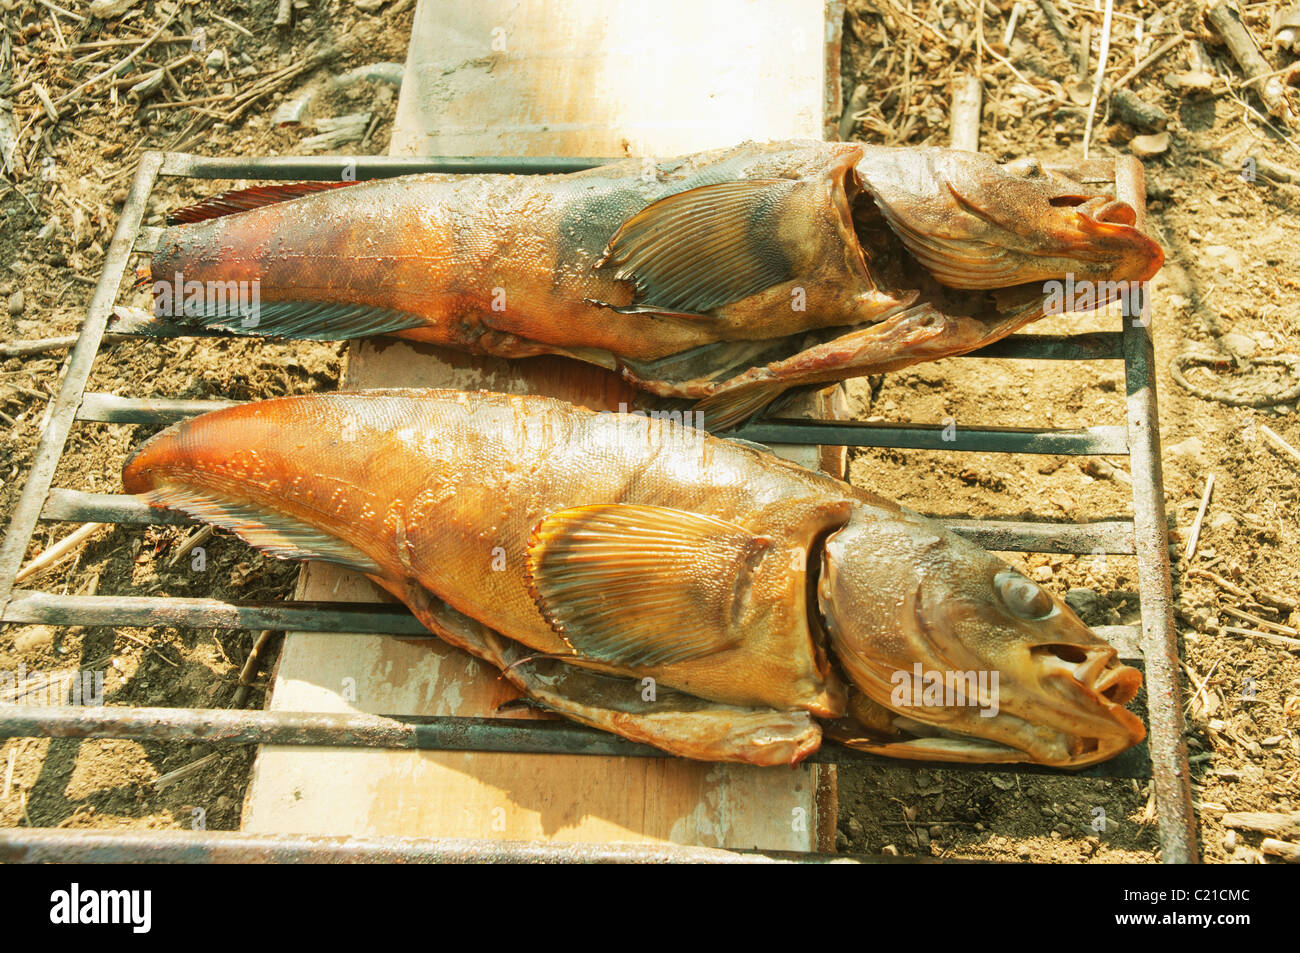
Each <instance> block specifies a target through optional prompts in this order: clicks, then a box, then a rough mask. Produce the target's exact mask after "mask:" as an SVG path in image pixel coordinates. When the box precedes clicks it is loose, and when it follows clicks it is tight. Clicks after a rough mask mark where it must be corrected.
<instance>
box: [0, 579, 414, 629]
mask: <svg viewBox="0 0 1300 953" xmlns="http://www.w3.org/2000/svg"><path fill="white" fill-rule="evenodd" d="M0 621H3V622H24V623H27V624H32V625H136V626H151V625H179V626H190V627H193V628H214V629H255V630H262V629H276V630H281V629H287V630H292V631H295V632H299V631H301V632H353V633H355V632H360V633H375V634H380V635H398V636H406V637H408V638H426V639H431V638H434V636H432V635H431V634H430V633H429V630H428V629H426V628H425V627H424V626H423V625H421V624H420V623H419V622H418V621H416V618H415V616H413V615H411V613H410V612H409V611H408V610H407V608H406V607H405V606H402V605H394V606H390V605H385V604H383V603H370V602H358V603H347V602H293V601H286V602H275V603H268V604H244V605H241V604H238V603H233V602H223V601H222V600H220V599H191V598H182V597H179V596H61V595H55V594H54V593H48V592H37V591H35V590H32V589H15V590H14V592H13V598H12V599H10V601H9V605H8V606H7V607H6V608H5V612H4V615H3V617H0Z"/></svg>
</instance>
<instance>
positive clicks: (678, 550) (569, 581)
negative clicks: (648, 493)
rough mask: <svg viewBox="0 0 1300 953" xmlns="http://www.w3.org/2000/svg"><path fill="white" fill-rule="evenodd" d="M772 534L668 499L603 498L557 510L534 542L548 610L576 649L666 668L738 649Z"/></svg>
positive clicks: (542, 603) (536, 592) (537, 586)
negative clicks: (659, 502) (742, 619)
mask: <svg viewBox="0 0 1300 953" xmlns="http://www.w3.org/2000/svg"><path fill="white" fill-rule="evenodd" d="M770 545H771V541H770V540H769V539H767V538H765V537H761V536H756V535H754V534H753V533H751V532H750V531H749V530H747V529H745V528H744V527H742V526H737V525H736V524H734V523H728V522H725V521H723V520H719V519H714V518H713V517H711V516H701V515H699V514H697V513H688V512H685V511H683V510H676V509H670V508H668V507H662V506H642V505H633V504H618V503H615V504H601V505H595V506H578V507H573V508H571V509H566V510H560V511H558V512H556V513H552V514H551V515H550V516H548V517H546V519H544V520H542V522H541V523H540V524H538V526H537V528H536V529H535V530H534V531H533V536H532V539H531V540H530V541H529V545H528V581H529V585H530V588H531V589H532V591H533V596H534V598H535V599H536V601H537V606H538V608H539V609H540V610H541V612H542V615H543V616H545V617H546V619H547V621H548V622H549V623H550V624H551V625H552V626H553V627H554V628H555V630H556V631H557V632H559V634H560V635H561V637H563V638H564V640H565V641H566V642H567V643H568V644H569V645H570V646H572V648H573V649H574V651H575V652H577V653H578V654H579V655H581V656H584V657H586V658H590V659H595V660H599V661H603V662H608V663H611V664H615V665H626V666H644V667H650V666H659V665H670V664H673V663H676V662H685V661H690V660H692V659H698V658H703V657H705V656H708V655H713V654H715V653H717V652H721V651H725V650H727V649H731V648H735V647H736V646H737V645H738V644H739V643H740V641H741V638H742V636H743V632H742V631H741V630H740V629H739V628H738V627H737V626H736V625H735V622H736V620H737V618H738V616H739V614H740V612H741V611H742V609H743V607H744V605H745V603H746V602H747V599H748V596H749V592H750V589H751V587H752V585H753V578H754V575H755V573H756V571H757V568H758V565H759V563H760V562H761V561H762V558H763V554H764V552H765V551H766V550H767V549H768V548H769V547H770Z"/></svg>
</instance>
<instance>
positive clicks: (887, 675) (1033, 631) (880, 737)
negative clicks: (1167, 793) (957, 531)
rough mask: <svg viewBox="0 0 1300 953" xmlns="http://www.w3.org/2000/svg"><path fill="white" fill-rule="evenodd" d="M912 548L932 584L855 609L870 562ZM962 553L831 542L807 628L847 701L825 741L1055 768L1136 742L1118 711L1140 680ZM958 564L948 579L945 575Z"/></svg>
mask: <svg viewBox="0 0 1300 953" xmlns="http://www.w3.org/2000/svg"><path fill="white" fill-rule="evenodd" d="M908 539H911V540H913V541H914V542H915V544H916V548H915V551H914V553H912V554H911V555H912V558H914V559H915V560H916V561H917V562H918V563H920V564H926V565H928V566H929V570H928V572H927V573H925V574H916V575H908V576H906V581H903V582H895V581H892V580H885V581H884V585H883V595H880V594H871V595H867V596H866V597H865V599H863V600H859V601H857V602H853V595H854V593H855V592H861V591H865V590H864V589H863V586H862V580H863V579H866V578H876V575H875V573H874V571H873V569H872V568H871V566H870V561H871V560H872V559H873V556H872V554H873V553H875V552H895V551H897V550H898V549H900V548H904V549H905V550H906V547H907V540H908ZM963 549H965V547H962V546H961V545H960V544H959V543H954V542H953V541H951V540H946V539H945V538H944V537H943V536H942V535H935V534H933V531H932V530H929V529H928V528H925V527H923V526H921V525H919V524H916V525H914V526H912V527H911V529H910V530H906V529H905V530H904V531H903V532H900V533H897V534H894V535H892V536H890V537H887V538H884V539H878V538H875V537H874V536H872V535H870V534H868V533H867V532H864V531H862V530H858V531H857V532H855V531H854V528H853V526H852V525H851V524H850V525H848V526H846V528H845V529H844V530H842V531H841V532H840V534H839V535H838V537H836V536H831V537H828V539H827V542H826V544H825V545H824V547H823V549H822V559H821V564H820V569H819V572H818V582H817V586H818V596H817V601H816V605H817V608H816V610H815V615H816V618H815V620H814V621H815V623H816V625H817V626H818V627H819V628H820V629H821V630H822V632H823V633H824V634H825V638H826V642H827V645H828V646H829V649H830V655H831V657H832V658H834V659H835V661H836V662H837V664H838V665H839V666H840V668H841V669H842V671H843V673H844V675H845V676H846V678H845V681H846V682H847V683H849V684H850V685H852V686H853V689H854V691H853V692H852V693H851V695H850V698H849V701H848V706H847V710H846V717H844V718H840V719H836V720H835V721H832V722H829V723H827V725H826V726H825V731H826V736H827V737H828V738H831V739H833V740H836V741H839V742H840V743H841V744H844V745H846V746H848V747H851V748H855V749H857V750H862V751H868V752H871V753H874V754H879V755H884V756H887V757H892V758H904V759H912V760H929V761H942V762H960V763H968V764H975V763H1015V762H1023V763H1032V764H1040V765H1045V766H1049V767H1057V768H1081V767H1086V766H1088V765H1091V764H1096V763H1098V762H1100V761H1105V760H1107V759H1108V758H1111V757H1114V756H1115V755H1117V754H1119V753H1120V752H1122V751H1124V750H1126V749H1127V748H1130V747H1132V746H1133V745H1135V744H1137V743H1139V742H1140V741H1142V740H1143V739H1144V738H1145V737H1146V728H1145V726H1144V725H1143V723H1142V721H1141V719H1140V718H1138V717H1137V716H1136V715H1135V714H1133V713H1132V712H1131V711H1129V710H1128V709H1127V708H1126V707H1125V705H1126V704H1127V703H1128V702H1130V701H1132V700H1133V698H1134V697H1136V695H1137V694H1138V692H1139V691H1140V690H1141V687H1142V675H1141V673H1140V672H1139V671H1138V670H1137V669H1135V668H1132V667H1131V666H1128V665H1125V664H1122V663H1121V662H1120V661H1119V654H1118V652H1117V651H1116V649H1115V648H1114V647H1113V646H1111V645H1110V644H1108V643H1107V642H1105V641H1104V640H1102V639H1101V638H1099V637H1098V636H1097V635H1096V634H1094V633H1093V632H1092V630H1091V629H1089V628H1088V627H1087V626H1086V625H1084V624H1083V623H1082V622H1081V621H1080V620H1079V619H1078V617H1077V616H1075V615H1074V614H1073V613H1072V612H1071V611H1070V610H1069V608H1068V607H1067V606H1065V605H1064V603H1062V602H1061V601H1060V600H1059V599H1058V598H1057V597H1055V596H1053V595H1051V594H1050V593H1048V592H1047V591H1046V590H1043V589H1042V588H1041V587H1039V586H1038V585H1037V584H1035V583H1033V582H1032V581H1030V580H1029V579H1027V578H1025V577H1023V576H1021V575H1020V574H1019V573H1017V572H1015V571H1014V570H1011V569H1010V568H1008V567H1006V566H1005V564H1002V563H1000V562H995V561H994V560H993V559H992V557H989V556H987V554H982V553H981V554H978V555H976V550H975V549H974V547H971V548H970V550H969V555H970V556H971V558H969V559H967V558H965V557H964V556H963V554H962V552H961V550H963ZM954 550H956V551H957V558H956V559H955V561H954V562H953V563H952V564H951V568H953V569H955V570H956V574H955V575H954V574H950V573H949V572H948V571H946V569H945V567H944V565H943V562H942V561H943V559H944V557H945V555H946V554H949V553H950V551H954ZM999 566H1001V567H1002V568H1001V569H999V568H998V567H999ZM983 580H989V582H988V584H987V585H986V584H985V583H984V582H983ZM846 602H848V603H849V604H847V605H846V604H845V603H846ZM810 614H812V611H811V610H810Z"/></svg>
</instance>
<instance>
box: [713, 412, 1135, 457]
mask: <svg viewBox="0 0 1300 953" xmlns="http://www.w3.org/2000/svg"><path fill="white" fill-rule="evenodd" d="M727 436H729V437H739V438H741V439H743V440H750V441H752V442H754V443H762V444H774V443H802V444H811V445H824V446H832V447H894V448H897V449H903V450H960V451H969V452H973V453H1048V454H1050V453H1060V454H1070V455H1096V456H1121V455H1124V454H1127V453H1128V434H1127V433H1126V432H1125V429H1124V428H1123V427H1120V426H1101V427H1079V428H1076V429H1073V430H1036V429H1033V428H1030V427H946V426H943V425H940V424H906V425H900V424H874V423H866V422H864V421H859V420H843V421H840V420H798V419H785V418H770V419H768V418H765V419H763V420H759V421H756V422H754V423H751V424H746V425H745V426H744V427H742V428H740V429H739V430H737V431H735V432H734V433H728V434H727Z"/></svg>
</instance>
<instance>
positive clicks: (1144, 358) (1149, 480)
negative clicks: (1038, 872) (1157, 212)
mask: <svg viewBox="0 0 1300 953" xmlns="http://www.w3.org/2000/svg"><path fill="white" fill-rule="evenodd" d="M1144 176H1145V172H1144V170H1143V168H1142V163H1141V162H1139V161H1138V160H1137V159H1136V158H1134V157H1133V156H1124V157H1123V158H1120V159H1117V160H1116V161H1115V191H1116V194H1117V196H1118V197H1119V198H1120V199H1121V200H1123V201H1125V202H1127V203H1128V204H1129V205H1130V206H1132V207H1133V208H1134V209H1135V210H1136V211H1137V215H1138V219H1137V226H1138V227H1139V228H1141V227H1142V225H1143V218H1144V217H1145V215H1146V201H1145V197H1146V185H1145V180H1144ZM1144 303H1148V302H1144ZM1132 310H1134V311H1136V312H1137V313H1138V314H1139V315H1145V318H1128V317H1126V318H1124V319H1123V323H1124V330H1123V334H1124V379H1125V395H1126V406H1127V410H1128V432H1129V443H1130V445H1131V446H1132V448H1133V453H1132V454H1131V456H1130V458H1129V460H1130V467H1131V470H1132V476H1133V538H1134V542H1135V547H1136V551H1137V557H1138V560H1137V562H1138V590H1139V592H1140V594H1141V599H1142V647H1143V655H1144V656H1145V657H1146V659H1147V670H1146V690H1147V698H1148V706H1149V707H1148V711H1149V719H1150V720H1149V725H1150V734H1149V736H1148V744H1149V745H1150V747H1151V760H1152V767H1153V769H1154V776H1155V777H1154V782H1153V783H1154V785H1155V796H1156V811H1157V813H1158V814H1159V817H1160V848H1161V855H1162V859H1163V860H1164V862H1165V863H1167V864H1188V863H1196V862H1197V861H1198V860H1199V851H1198V849H1197V840H1196V836H1197V831H1196V814H1195V811H1194V810H1193V808H1192V787H1191V775H1190V769H1189V767H1188V764H1187V738H1186V735H1185V734H1184V730H1185V726H1184V723H1183V702H1182V699H1183V693H1182V686H1181V684H1180V676H1179V674H1178V665H1179V660H1178V632H1177V630H1176V629H1175V628H1174V609H1173V593H1172V591H1171V582H1170V573H1169V529H1168V525H1167V523H1166V515H1165V491H1164V479H1163V475H1162V473H1161V469H1160V425H1159V419H1160V418H1159V414H1158V413H1157V408H1156V367H1155V347H1154V345H1153V343H1152V341H1151V328H1150V324H1149V321H1150V315H1149V314H1147V313H1146V311H1145V309H1144V308H1134V309H1132Z"/></svg>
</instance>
